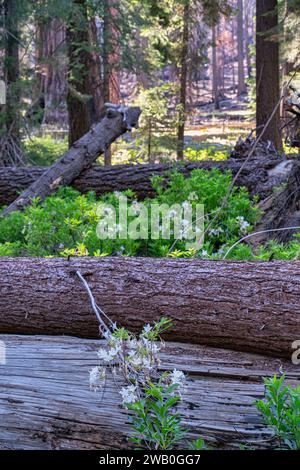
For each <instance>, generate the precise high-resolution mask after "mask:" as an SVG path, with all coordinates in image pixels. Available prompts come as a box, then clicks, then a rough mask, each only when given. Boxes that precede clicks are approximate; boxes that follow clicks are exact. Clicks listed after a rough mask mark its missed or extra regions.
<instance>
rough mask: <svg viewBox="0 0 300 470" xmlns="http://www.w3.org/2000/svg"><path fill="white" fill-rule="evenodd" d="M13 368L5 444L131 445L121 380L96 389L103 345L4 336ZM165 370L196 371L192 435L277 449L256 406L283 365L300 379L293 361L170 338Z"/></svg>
mask: <svg viewBox="0 0 300 470" xmlns="http://www.w3.org/2000/svg"><path fill="white" fill-rule="evenodd" d="M0 339H1V340H2V341H4V342H5V344H6V351H7V358H6V365H1V366H0V367H1V375H0V413H1V420H0V449H34V450H39V449H41V450H45V449H53V450H54V449H76V450H77V449H110V450H113V449H126V448H129V447H130V446H131V444H129V443H128V441H127V438H128V434H129V432H130V429H129V427H128V424H127V416H126V413H125V412H124V410H123V408H122V406H121V397H120V395H119V393H118V390H117V388H116V383H115V381H114V380H112V379H111V377H110V376H109V374H108V377H107V382H106V386H105V389H104V391H103V394H102V392H98V393H95V392H93V391H90V390H89V384H88V371H89V370H90V369H91V368H92V367H93V366H95V365H98V364H99V359H98V358H97V355H96V351H97V349H98V348H99V346H100V345H101V342H99V341H94V340H83V339H77V338H71V337H65V336H64V337H47V336H34V337H31V336H15V335H9V336H1V337H0ZM161 357H162V366H161V368H162V370H169V369H173V368H177V369H179V370H183V371H184V372H186V373H187V374H188V376H189V381H188V385H189V386H188V389H187V391H186V392H185V394H184V396H183V401H182V403H181V405H180V408H179V411H180V412H181V413H182V415H183V423H184V424H185V425H186V426H187V427H188V428H189V429H190V433H189V435H188V440H190V439H195V438H199V437H203V438H204V439H205V441H206V443H207V444H208V445H209V446H215V447H219V448H225V449H226V448H236V449H238V448H239V445H240V444H241V443H243V444H246V445H250V446H254V447H255V448H261V449H267V448H270V447H271V446H272V444H274V443H273V440H272V434H273V432H272V430H270V429H268V428H266V427H265V426H264V425H263V424H262V419H261V416H260V414H259V412H258V411H257V409H256V408H255V407H254V405H253V402H254V400H255V399H259V398H263V396H264V385H263V383H262V378H263V377H266V376H273V375H274V373H279V371H280V370H282V369H283V370H284V371H285V374H286V376H287V380H288V381H289V382H290V383H291V384H293V385H296V384H299V383H300V371H299V367H296V366H293V365H292V364H291V362H290V361H282V360H278V359H270V358H267V357H265V356H258V355H253V354H245V353H237V352H234V351H229V350H222V349H215V348H207V347H202V346H194V345H193V346H192V345H189V344H180V343H169V344H168V343H167V347H166V350H165V351H164V352H163V353H162V356H161Z"/></svg>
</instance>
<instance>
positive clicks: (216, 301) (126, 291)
mask: <svg viewBox="0 0 300 470" xmlns="http://www.w3.org/2000/svg"><path fill="white" fill-rule="evenodd" d="M76 271H80V273H81V274H82V275H83V276H85V278H86V279H87V281H88V282H89V284H90V286H91V289H92V291H93V293H94V296H95V299H96V301H97V303H98V304H99V305H100V306H101V308H102V309H103V310H104V311H105V312H106V313H107V314H108V315H109V316H110V317H111V318H112V319H113V320H114V321H117V322H118V323H119V324H121V325H123V326H126V327H128V328H129V329H132V330H136V329H139V328H141V327H142V325H143V324H144V323H148V322H151V321H154V320H158V319H159V318H160V317H162V316H167V317H169V318H171V319H172V320H173V322H174V326H173V327H172V328H171V329H170V331H169V332H168V334H167V335H166V338H168V339H169V340H176V341H184V342H189V343H194V344H204V345H208V346H216V347H221V348H229V349H234V350H239V351H246V352H258V353H262V354H265V355H269V356H276V357H288V358H290V357H291V354H292V343H293V341H295V340H298V339H299V326H300V305H299V294H300V263H299V262H291V263H288V262H277V261H275V262H270V263H263V262H261V263H259V262H229V261H219V262H217V261H216V262H210V261H207V262H206V261H201V260H197V259H192V260H184V259H180V260H176V259H166V258H165V259H153V258H151V259H150V258H122V257H115V258H114V257H113V258H110V257H107V258H100V259H99V258H92V257H88V258H72V259H71V260H67V259H34V258H1V259H0V291H1V297H0V332H2V333H21V334H24V333H25V334H66V335H75V336H80V337H90V338H96V337H98V336H99V330H98V324H97V320H96V317H95V315H94V313H93V311H92V308H91V305H90V302H89V298H88V295H87V292H86V290H85V288H84V286H83V285H82V283H81V281H80V280H79V278H78V277H77V276H76Z"/></svg>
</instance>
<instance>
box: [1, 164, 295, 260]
mask: <svg viewBox="0 0 300 470" xmlns="http://www.w3.org/2000/svg"><path fill="white" fill-rule="evenodd" d="M166 176H167V177H168V178H167V179H166ZM166 176H165V177H155V178H153V180H152V185H153V188H154V189H155V192H156V196H155V197H154V198H153V199H146V200H145V201H143V204H144V208H146V210H150V205H152V204H154V205H161V204H166V205H168V207H170V209H172V205H174V204H182V203H186V202H189V203H190V204H191V205H192V206H193V207H194V206H195V205H196V204H203V205H204V209H205V222H204V229H205V237H204V244H203V246H202V247H201V249H195V248H187V244H186V240H184V239H183V240H177V241H176V240H175V237H174V236H173V235H172V230H171V237H170V239H164V238H162V236H160V237H159V238H158V239H156V240H152V239H151V238H149V237H148V239H136V240H133V239H130V238H128V239H124V238H119V233H118V231H119V232H120V230H121V229H120V224H119V220H116V233H117V237H116V238H115V239H106V240H100V239H99V237H98V235H97V231H96V229H97V226H98V224H99V222H100V220H101V219H102V218H103V213H101V211H99V205H100V206H101V207H102V206H103V204H106V205H107V204H108V205H110V207H112V208H117V206H118V202H119V197H120V195H123V196H126V197H127V199H128V203H129V204H128V205H129V206H130V205H131V207H133V208H135V210H136V213H135V214H134V215H132V212H131V214H130V215H129V214H128V221H129V223H130V222H131V221H133V220H134V219H136V216H137V215H138V214H139V211H140V203H139V202H138V201H137V200H136V195H135V194H134V192H133V191H131V190H127V191H125V192H123V193H117V192H114V193H108V194H105V195H103V196H102V197H99V198H97V197H96V196H95V194H94V193H92V192H90V193H88V194H85V195H82V194H80V193H78V192H77V191H76V190H74V189H73V188H60V189H59V190H58V191H57V192H56V193H55V194H53V195H51V196H49V197H48V198H46V200H45V201H44V202H43V203H42V204H40V203H39V201H38V200H33V201H32V205H31V206H30V207H28V208H26V210H25V211H24V212H14V213H12V214H11V215H10V216H9V217H6V218H0V256H37V257H53V256H58V257H64V256H69V255H71V256H86V255H90V256H107V255H112V256H116V255H122V256H149V257H165V256H170V257H173V258H192V257H196V258H201V259H212V260H214V259H222V258H223V257H224V255H225V254H226V253H227V251H228V250H229V248H230V247H231V246H232V245H233V244H234V243H235V242H237V241H238V240H240V239H241V238H242V237H244V236H246V235H247V234H249V233H251V231H253V227H254V224H255V223H256V222H257V220H259V217H260V214H259V210H258V208H257V201H256V200H254V201H253V200H251V199H250V197H249V194H248V192H247V190H246V189H245V188H234V189H233V192H232V194H231V195H230V197H229V198H228V202H227V204H226V205H225V207H224V208H223V209H221V210H220V207H221V206H222V202H223V201H224V197H225V196H226V195H227V194H228V190H229V188H230V185H231V182H232V175H231V173H230V172H226V173H222V172H221V171H219V170H218V169H213V170H210V171H207V170H201V169H198V170H194V171H193V172H191V176H190V178H184V176H183V175H182V174H181V173H179V172H176V171H172V172H170V173H169V174H168V175H166ZM149 222H150V220H149ZM149 226H150V223H149ZM171 229H172V225H171ZM270 258H272V259H286V260H294V259H300V244H299V239H298V237H297V236H296V237H295V239H294V240H293V241H292V242H290V243H288V244H287V245H281V244H278V243H275V242H270V243H269V244H268V245H267V246H265V247H260V248H259V249H258V250H257V251H256V253H253V251H252V249H251V247H250V245H248V244H244V243H240V244H238V245H237V246H236V247H235V248H234V250H232V251H231V252H230V253H229V255H228V259H241V260H248V259H250V260H251V259H253V260H269V259H270Z"/></svg>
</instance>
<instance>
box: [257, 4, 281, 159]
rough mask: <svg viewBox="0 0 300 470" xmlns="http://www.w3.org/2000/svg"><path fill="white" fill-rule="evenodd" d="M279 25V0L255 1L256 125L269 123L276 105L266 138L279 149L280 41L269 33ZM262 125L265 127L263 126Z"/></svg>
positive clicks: (264, 138)
mask: <svg viewBox="0 0 300 470" xmlns="http://www.w3.org/2000/svg"><path fill="white" fill-rule="evenodd" d="M277 27H278V1H277V0H257V1H256V29H257V32H256V102H257V103H256V125H257V127H258V128H260V129H259V131H258V134H259V133H260V132H261V131H262V127H263V126H264V125H265V124H266V123H267V121H268V119H269V118H270V116H271V114H272V112H273V111H274V109H275V108H276V107H277V111H276V113H275V115H274V118H273V119H272V121H271V122H270V124H269V126H268V128H267V129H266V131H265V133H264V135H263V140H264V141H268V140H269V141H271V142H272V143H273V144H274V146H275V147H276V148H277V149H279V150H280V149H281V148H282V141H281V135H280V131H279V126H280V123H279V119H280V107H279V104H280V103H279V100H280V80H279V43H278V41H276V40H272V37H270V35H272V33H273V34H275V33H276V28H277ZM260 126H262V127H260Z"/></svg>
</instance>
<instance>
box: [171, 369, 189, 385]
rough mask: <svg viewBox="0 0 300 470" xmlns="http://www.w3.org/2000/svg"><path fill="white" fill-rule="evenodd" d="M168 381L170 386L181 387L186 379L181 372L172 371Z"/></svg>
mask: <svg viewBox="0 0 300 470" xmlns="http://www.w3.org/2000/svg"><path fill="white" fill-rule="evenodd" d="M169 380H170V382H171V384H172V385H179V386H183V384H184V382H185V380H186V377H185V375H184V373H183V372H182V371H181V370H177V369H174V370H173V372H171V374H170V375H169Z"/></svg>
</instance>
